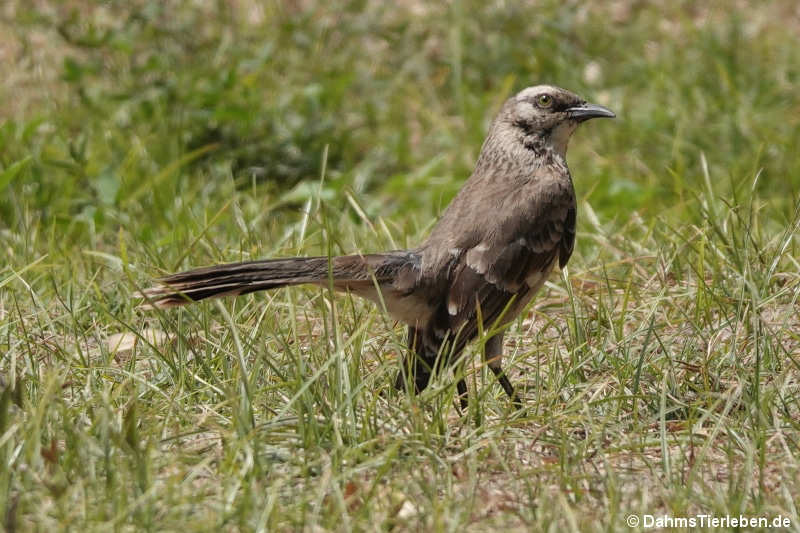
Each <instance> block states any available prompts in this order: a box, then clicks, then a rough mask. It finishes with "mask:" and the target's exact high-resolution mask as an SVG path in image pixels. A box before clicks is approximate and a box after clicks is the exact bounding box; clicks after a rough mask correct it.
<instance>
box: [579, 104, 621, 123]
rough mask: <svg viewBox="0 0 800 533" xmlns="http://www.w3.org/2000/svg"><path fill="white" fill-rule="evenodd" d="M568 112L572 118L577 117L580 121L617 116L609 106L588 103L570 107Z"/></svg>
mask: <svg viewBox="0 0 800 533" xmlns="http://www.w3.org/2000/svg"><path fill="white" fill-rule="evenodd" d="M567 113H569V116H570V118H572V119H575V120H577V121H578V122H583V121H584V120H589V119H590V118H601V117H606V118H614V117H616V116H617V115H615V114H614V112H613V111H611V110H610V109H608V108H607V107H603V106H601V105H597V104H586V103H584V104H581V105H579V106H575V107H570V108H569V109H567Z"/></svg>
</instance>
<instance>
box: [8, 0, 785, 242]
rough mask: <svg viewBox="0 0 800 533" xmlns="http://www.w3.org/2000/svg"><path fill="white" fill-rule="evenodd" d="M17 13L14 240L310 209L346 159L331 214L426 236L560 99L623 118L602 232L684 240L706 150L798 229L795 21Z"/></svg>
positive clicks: (180, 10) (656, 13)
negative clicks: (224, 211)
mask: <svg viewBox="0 0 800 533" xmlns="http://www.w3.org/2000/svg"><path fill="white" fill-rule="evenodd" d="M2 14H3V34H4V35H5V37H3V38H2V41H0V42H2V43H3V44H2V46H3V48H2V50H3V57H4V61H3V63H4V64H5V66H4V67H3V69H4V70H6V72H4V73H3V74H5V76H4V78H5V79H6V82H5V83H4V84H3V86H2V88H0V91H2V93H0V100H2V102H3V103H2V107H0V112H2V116H3V123H2V129H0V164H2V165H3V167H4V168H8V167H9V166H10V165H12V164H13V163H14V162H17V161H20V160H23V159H25V158H28V157H30V160H29V161H28V163H27V164H26V168H25V170H24V171H23V172H21V173H20V174H19V175H18V177H17V178H15V179H14V180H12V182H11V183H9V184H6V186H5V190H4V191H3V193H4V197H5V201H3V202H2V204H0V209H1V211H0V214H2V220H3V221H4V223H5V224H6V226H7V227H12V228H13V227H17V226H18V225H19V224H23V223H24V222H25V218H26V215H25V214H24V213H23V212H22V210H23V207H22V206H25V207H27V208H29V209H30V210H31V212H35V213H41V214H42V215H44V217H46V219H47V220H48V221H49V222H48V225H50V227H51V229H57V230H58V233H59V234H60V236H61V238H63V239H67V240H65V241H62V242H63V243H72V242H81V241H82V240H84V239H90V240H91V241H94V242H96V241H97V240H100V241H103V240H104V239H107V238H112V239H116V238H117V233H118V231H117V230H118V229H120V228H125V229H126V230H127V231H131V232H133V234H132V235H131V238H132V239H133V240H134V241H139V240H151V239H152V237H153V233H152V232H155V234H156V235H158V237H159V238H170V237H169V236H168V235H169V234H170V231H169V230H173V229H178V228H179V227H180V221H179V220H174V219H173V218H172V217H171V216H170V214H171V211H172V207H173V206H174V204H175V202H189V203H195V204H197V206H198V207H199V206H204V207H207V208H208V209H210V210H212V211H214V210H215V208H216V209H218V208H219V206H221V205H222V204H223V203H224V202H225V201H226V199H227V198H229V197H230V190H231V188H237V189H241V188H244V187H249V186H251V185H252V183H253V182H255V183H256V184H257V185H258V186H259V193H260V194H262V195H271V198H273V199H274V201H275V202H279V201H280V200H284V201H285V203H287V204H288V205H289V206H290V207H291V206H292V205H297V203H298V202H302V200H303V199H304V198H305V197H307V196H308V195H309V194H310V192H311V191H312V190H314V189H313V188H309V187H303V186H302V185H301V186H300V187H298V188H296V189H293V187H296V186H297V185H298V184H299V183H303V182H305V183H307V182H308V181H313V180H317V179H318V178H319V174H320V170H321V166H322V160H323V151H324V149H325V147H327V171H328V176H327V179H326V184H325V187H324V193H323V194H324V195H325V196H324V197H325V198H326V199H327V200H329V201H331V202H332V203H333V204H334V205H339V206H344V205H345V200H344V197H343V194H344V192H345V191H353V192H354V193H356V194H361V193H368V194H369V201H366V202H364V204H365V209H366V210H367V214H368V215H371V216H372V215H375V214H376V213H380V214H381V215H384V216H386V217H388V218H391V219H392V220H394V221H395V222H396V223H397V224H407V221H406V219H408V218H409V217H411V218H415V217H419V219H420V220H422V221H423V222H421V223H423V224H425V223H427V222H426V221H427V220H429V219H431V218H432V217H433V216H435V215H436V214H437V213H438V212H439V211H440V209H441V208H442V206H443V205H446V203H447V201H448V200H449V198H450V197H451V196H452V195H453V194H454V193H455V191H456V190H457V189H458V187H459V185H460V184H461V183H462V182H463V180H464V179H465V177H466V176H467V175H468V174H469V172H470V170H471V166H472V164H473V162H474V160H475V157H476V155H477V152H478V149H479V148H480V144H481V142H482V138H483V135H484V133H485V130H486V126H487V123H488V122H489V120H490V119H491V117H492V114H493V113H494V111H495V110H496V109H497V107H498V105H499V103H500V102H501V101H502V100H503V99H504V98H505V97H507V96H508V95H509V94H511V93H512V92H513V91H515V90H518V89H520V88H522V87H525V86H527V85H532V84H537V83H543V82H548V83H554V84H558V85H561V86H564V87H568V88H570V89H573V90H575V91H577V92H579V93H581V94H583V95H585V96H586V97H587V98H588V99H591V100H595V101H598V102H599V103H602V104H604V105H608V106H610V107H612V108H613V109H614V110H615V111H617V113H618V115H619V117H620V118H619V120H617V121H616V122H615V123H613V124H611V123H604V124H596V125H593V126H592V129H591V130H590V131H586V132H582V135H581V139H580V141H579V142H578V143H575V145H576V148H575V150H573V152H572V157H571V165H572V168H573V174H574V175H575V176H576V182H577V185H578V187H577V188H578V192H579V194H580V195H581V196H582V197H583V198H585V199H588V200H589V201H590V202H591V204H592V206H593V207H594V209H595V210H596V211H597V212H598V213H600V214H601V215H602V216H603V217H604V218H610V219H614V218H618V219H621V220H624V219H627V218H628V217H629V216H630V214H631V213H632V212H633V211H637V212H639V213H641V214H642V215H643V216H647V215H648V214H657V213H660V212H662V211H665V210H667V211H673V212H675V213H677V215H678V217H679V218H681V219H684V220H685V217H686V216H687V215H691V213H692V212H693V211H695V209H692V207H691V204H692V202H693V200H694V198H695V196H696V194H697V191H698V190H699V189H701V188H702V186H703V182H702V179H701V176H702V173H701V165H700V154H701V153H705V155H706V158H707V159H708V164H709V166H710V168H711V169H712V170H713V172H714V183H713V185H714V186H715V189H716V190H717V191H718V192H720V193H721V194H723V195H728V194H733V193H734V192H738V193H740V194H743V193H744V192H745V191H746V190H747V188H748V187H749V184H750V183H751V182H752V180H753V177H754V176H755V174H756V172H758V171H760V172H761V178H760V180H759V183H758V191H759V192H760V193H764V194H766V196H767V197H769V199H770V203H771V206H770V207H771V211H772V212H774V213H775V215H776V216H777V217H780V218H782V219H783V220H787V219H789V217H790V216H791V214H792V212H793V208H794V204H793V200H794V199H796V198H797V197H798V188H800V177H799V176H800V172H798V170H800V169H798V157H796V156H795V155H794V154H793V153H788V152H787V150H786V149H785V148H786V147H791V146H798V145H800V133H798V132H800V128H798V121H800V118H799V117H800V95H799V94H798V91H797V81H798V75H800V74H798V65H799V64H800V59H798V55H799V54H800V51H799V50H798V48H799V47H798V46H794V45H795V44H797V40H796V36H797V33H798V31H800V23H798V20H797V19H798V14H797V7H796V5H795V4H794V3H793V2H772V3H770V4H769V5H768V6H767V5H763V4H761V3H753V4H750V3H747V2H739V3H735V4H731V3H730V2H708V3H704V4H703V5H702V6H701V5H698V4H696V3H694V2H657V3H647V2H645V3H642V2H634V1H618V2H611V3H605V4H602V5H600V4H585V3H580V2H522V3H511V2H509V3H505V2H498V3H485V2H468V1H464V2H452V3H441V4H439V3H437V4H434V5H430V4H426V3H422V2H408V3H404V4H401V5H399V6H398V5H388V4H384V3H382V2H364V1H361V2H334V3H319V4H317V3H314V2H254V1H245V0H242V1H236V2H222V1H220V2H200V3H196V4H192V3H187V2H146V1H139V2H133V3H130V2H114V1H112V2H81V1H73V2H46V1H37V2H32V3H28V2H14V1H12V2H6V4H5V6H4V7H3V13H2ZM587 154H588V155H587ZM187 156H188V159H187ZM176 164H177V165H178V167H179V168H174V169H171V170H172V171H171V172H170V171H167V172H166V173H164V172H162V171H164V169H169V168H170V165H176ZM287 191H293V192H292V193H287ZM198 195H201V196H198ZM687 202H688V203H689V205H687ZM273 215H275V216H280V214H279V213H273ZM134 220H136V221H140V222H141V221H148V222H149V223H148V224H135V225H131V224H130V222H131V221H134ZM403 227H404V231H403V232H402V233H407V232H408V231H411V232H413V233H416V231H415V230H414V229H413V227H407V226H403ZM126 233H127V232H126ZM176 233H178V234H179V233H180V230H179V229H178V230H177V232H176ZM175 238H176V239H180V236H179V235H176V236H175Z"/></svg>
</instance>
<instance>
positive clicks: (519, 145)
mask: <svg viewBox="0 0 800 533" xmlns="http://www.w3.org/2000/svg"><path fill="white" fill-rule="evenodd" d="M615 116H616V115H615V114H614V113H613V112H612V111H611V110H610V109H608V108H606V107H603V106H601V105H598V104H591V103H588V102H587V101H586V100H584V99H583V98H581V97H580V96H578V95H577V94H575V93H573V92H570V91H568V90H566V89H562V88H559V87H555V86H552V85H536V86H532V87H527V88H525V89H523V90H521V91H520V92H518V93H516V94H515V95H513V96H511V97H510V98H508V99H507V100H506V101H505V103H504V104H503V105H502V107H501V108H500V110H499V112H498V113H497V115H496V116H495V118H494V120H493V121H492V122H491V125H490V127H489V131H488V134H487V136H486V139H485V141H484V143H483V146H482V147H481V151H480V154H479V156H478V159H477V162H476V163H475V167H474V171H473V172H472V175H471V176H470V177H469V178H468V179H467V181H466V182H465V183H464V185H463V186H462V188H461V189H460V190H459V192H458V193H457V194H456V195H455V197H454V198H453V200H452V201H451V203H450V204H449V205H448V206H447V208H446V209H445V210H444V212H443V213H442V215H441V216H440V218H439V220H438V222H437V223H436V224H435V225H434V227H433V228H432V230H431V231H430V234H429V236H428V237H427V239H425V240H424V241H423V242H422V244H420V245H419V246H418V247H416V248H413V249H409V250H392V251H386V252H380V253H368V254H353V255H344V256H334V257H327V256H323V257H289V258H280V259H264V260H257V261H247V262H240V263H231V264H223V265H216V266H210V267H205V268H197V269H194V270H188V271H185V272H180V273H177V274H172V275H169V276H166V277H163V278H161V279H158V280H157V282H156V284H155V285H154V286H152V287H150V288H149V289H145V290H144V291H142V293H141V294H140V296H142V297H143V298H145V299H146V302H145V303H144V304H143V306H145V307H147V308H154V307H157V308H168V307H172V306H180V305H185V304H188V303H191V302H194V301H199V300H204V299H206V298H212V297H220V296H230V295H241V294H247V293H252V292H255V291H261V290H269V289H277V288H280V287H287V286H293V285H303V284H311V285H317V286H320V287H327V286H329V283H332V286H333V288H334V289H336V290H338V291H342V292H347V293H350V294H354V295H356V296H359V297H362V298H365V299H367V300H370V301H372V302H374V303H376V304H378V305H379V306H381V307H384V308H385V310H386V311H387V312H388V314H389V315H390V316H391V317H392V318H393V319H395V320H397V321H399V322H402V323H403V324H405V325H406V326H407V345H408V350H407V353H406V356H405V358H404V361H403V363H402V364H401V366H400V369H399V370H398V372H397V376H396V379H395V380H394V386H395V388H397V389H399V390H406V391H408V392H410V393H418V392H420V391H422V390H423V389H425V388H426V387H427V386H428V385H429V383H430V380H431V376H432V375H433V374H434V373H441V372H443V371H445V370H447V369H448V368H449V367H451V366H453V365H455V366H456V369H458V368H459V365H463V364H464V362H463V358H462V357H461V353H462V351H463V350H464V348H465V347H466V346H467V345H468V344H469V343H470V342H471V341H473V340H474V339H476V338H477V337H478V336H480V335H481V334H482V332H484V333H483V334H484V335H487V336H488V335H492V336H491V337H489V338H485V345H484V348H483V353H484V359H485V362H486V364H487V366H488V367H489V369H490V370H491V371H492V373H493V374H494V375H495V377H496V379H497V380H498V382H499V383H500V385H501V386H502V388H503V389H504V391H505V393H506V394H507V395H508V397H509V398H510V400H511V402H512V404H513V405H515V406H516V407H518V408H519V407H521V406H522V400H521V399H520V397H519V395H518V393H517V391H516V389H515V388H514V387H513V385H512V384H511V382H510V381H509V378H508V376H507V375H506V373H505V371H504V370H503V367H502V357H503V335H504V332H505V330H506V329H507V326H508V325H509V324H510V323H511V322H512V321H513V320H514V319H515V318H516V317H517V316H518V315H519V314H520V313H521V312H522V311H523V309H524V308H525V306H526V305H527V304H528V303H529V302H530V301H531V299H532V298H533V297H534V295H535V294H536V293H537V292H538V291H539V290H540V289H541V288H542V286H543V285H544V283H545V281H546V280H547V279H548V276H549V275H550V273H551V271H552V270H553V268H554V267H555V266H556V264H558V265H559V267H560V268H562V269H563V268H564V267H565V266H566V264H567V262H568V261H569V259H570V256H571V255H572V252H573V249H574V245H575V224H576V214H577V204H576V197H575V190H574V187H573V183H572V176H571V175H570V171H569V169H568V167H567V161H566V152H567V145H568V143H569V140H570V137H571V136H572V134H573V132H574V131H575V130H576V128H577V127H578V125H580V124H581V123H583V122H585V121H587V120H589V119H593V118H602V117H606V118H614V117H615ZM487 331H488V332H489V333H485V332H487ZM460 376H461V377H459V378H458V380H457V381H456V390H457V393H458V398H459V404H460V406H461V408H462V409H465V408H467V407H468V392H467V386H466V381H465V379H464V377H463V372H461V373H460Z"/></svg>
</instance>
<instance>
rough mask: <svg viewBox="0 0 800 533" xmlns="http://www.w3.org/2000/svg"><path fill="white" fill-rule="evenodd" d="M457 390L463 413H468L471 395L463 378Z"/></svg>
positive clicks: (459, 380) (457, 385)
mask: <svg viewBox="0 0 800 533" xmlns="http://www.w3.org/2000/svg"><path fill="white" fill-rule="evenodd" d="M462 370H463V369H462ZM456 390H458V402H459V404H460V405H461V411H462V412H463V411H466V410H467V409H468V408H469V393H468V392H467V382H466V380H465V379H464V378H463V377H462V378H459V379H458V382H457V383H456Z"/></svg>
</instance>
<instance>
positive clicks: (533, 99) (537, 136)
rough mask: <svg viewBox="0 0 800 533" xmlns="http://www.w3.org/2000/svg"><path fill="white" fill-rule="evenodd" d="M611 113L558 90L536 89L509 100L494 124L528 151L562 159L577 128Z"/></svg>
mask: <svg viewBox="0 0 800 533" xmlns="http://www.w3.org/2000/svg"><path fill="white" fill-rule="evenodd" d="M614 116H616V115H614V113H613V112H612V111H611V110H610V109H606V108H605V107H603V106H601V105H597V104H589V103H587V102H586V100H584V99H583V98H581V97H580V96H578V95H576V94H574V93H571V92H570V91H567V90H565V89H561V88H559V87H553V86H551V85H537V86H535V87H528V88H527V89H523V90H522V91H520V92H519V93H517V94H516V95H515V96H512V97H511V98H509V99H508V100H507V101H506V103H505V105H504V106H503V109H502V110H501V111H500V114H499V115H498V117H497V120H496V122H499V123H500V124H498V125H501V127H502V128H503V129H505V130H506V131H507V132H509V133H512V134H514V136H515V137H516V138H517V139H520V140H521V141H522V142H523V144H524V145H525V147H526V148H527V149H530V150H534V151H537V150H552V151H554V152H555V153H557V154H559V155H561V157H564V156H565V154H566V151H567V144H568V142H569V138H570V136H571V135H572V133H573V132H574V131H575V128H577V127H578V124H580V123H581V122H585V121H586V120H589V119H591V118H599V117H608V118H613V117H614Z"/></svg>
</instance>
